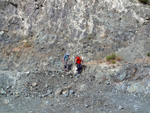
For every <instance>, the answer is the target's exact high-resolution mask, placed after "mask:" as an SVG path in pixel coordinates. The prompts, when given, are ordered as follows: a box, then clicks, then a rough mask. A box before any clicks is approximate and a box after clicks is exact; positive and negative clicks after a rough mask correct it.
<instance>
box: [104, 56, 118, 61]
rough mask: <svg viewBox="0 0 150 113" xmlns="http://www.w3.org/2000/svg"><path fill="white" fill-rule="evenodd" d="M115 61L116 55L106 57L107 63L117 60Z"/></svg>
mask: <svg viewBox="0 0 150 113" xmlns="http://www.w3.org/2000/svg"><path fill="white" fill-rule="evenodd" d="M115 59H116V55H115V54H111V55H108V56H107V57H106V60H107V61H110V60H115Z"/></svg>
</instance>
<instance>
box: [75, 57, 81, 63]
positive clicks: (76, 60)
mask: <svg viewBox="0 0 150 113" xmlns="http://www.w3.org/2000/svg"><path fill="white" fill-rule="evenodd" d="M75 62H76V64H81V62H82V63H83V60H82V59H81V58H80V57H76V58H75Z"/></svg>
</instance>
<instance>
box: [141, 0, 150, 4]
mask: <svg viewBox="0 0 150 113" xmlns="http://www.w3.org/2000/svg"><path fill="white" fill-rule="evenodd" d="M139 2H141V3H143V4H148V3H150V0H139Z"/></svg>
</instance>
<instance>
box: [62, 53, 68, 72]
mask: <svg viewBox="0 0 150 113" xmlns="http://www.w3.org/2000/svg"><path fill="white" fill-rule="evenodd" d="M68 61H69V52H67V53H66V54H65V55H64V56H63V64H64V70H65V71H68V68H69V66H68Z"/></svg>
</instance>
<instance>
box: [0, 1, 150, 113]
mask: <svg viewBox="0 0 150 113" xmlns="http://www.w3.org/2000/svg"><path fill="white" fill-rule="evenodd" d="M0 49H1V51H0V78H1V81H0V88H1V91H0V95H2V96H7V97H9V96H11V95H13V96H14V97H15V98H16V97H17V98H18V97H20V96H21V97H24V96H26V97H31V98H34V97H36V98H38V97H39V98H46V97H48V96H50V97H52V98H53V100H52V101H54V107H56V108H57V107H60V109H58V111H57V110H56V111H55V112H60V111H61V110H62V109H61V107H62V106H59V105H58V103H57V101H56V100H57V99H56V100H55V99H54V97H57V96H58V97H59V99H58V100H59V101H61V104H63V102H64V103H67V102H68V103H70V105H72V106H74V107H75V109H76V108H79V106H84V105H83V104H84V103H85V104H86V105H85V106H84V107H86V108H90V110H91V111H90V112H98V111H99V110H102V109H104V111H105V112H111V110H110V111H109V109H108V108H107V107H106V106H109V107H110V106H111V108H112V111H113V112H115V113H117V112H121V111H115V109H116V107H117V109H119V110H122V109H123V110H125V111H124V112H137V111H138V110H139V111H142V112H144V111H143V110H145V112H149V108H148V107H143V106H145V105H149V102H148V101H146V102H145V101H144V102H145V103H144V102H143V103H140V104H138V105H137V106H142V107H143V108H140V107H136V105H134V104H132V105H131V106H130V105H129V106H127V105H123V106H124V107H122V106H119V105H120V102H122V101H123V100H121V99H120V98H119V95H122V96H125V97H129V99H128V100H127V101H126V103H131V102H130V101H131V100H132V99H131V100H130V98H132V97H134V96H133V95H132V96H131V95H130V93H133V94H138V96H139V95H146V96H148V95H149V94H150V88H149V86H150V82H149V79H150V78H149V76H150V71H149V69H150V66H149V65H150V64H149V61H150V59H149V57H147V53H149V52H150V6H149V5H146V4H142V3H140V2H139V1H138V0H113V1H112V0H0ZM66 51H69V52H70V64H71V65H72V64H74V58H75V56H76V55H81V56H83V57H84V63H85V69H84V70H83V72H82V75H83V76H82V77H83V78H80V80H76V78H74V77H75V76H74V72H73V71H74V65H73V66H72V70H71V71H70V72H67V73H66V72H63V70H62V67H63V65H62V56H63V55H64V54H65V53H66ZM111 53H116V55H117V56H119V57H120V58H121V59H122V61H120V62H118V61H117V63H116V64H112V63H110V62H107V61H106V60H105V57H106V56H107V55H108V54H111ZM41 75H42V76H41ZM66 75H67V77H66ZM70 81H72V83H71V82H70ZM76 84H78V85H76ZM99 85H100V86H99ZM101 85H102V86H101ZM56 86H57V87H56ZM68 86H69V87H70V88H68ZM63 87H65V88H63ZM66 87H67V88H66ZM88 88H90V90H91V92H90V91H88V90H87V89H88ZM98 90H102V92H101V93H100V92H99V91H98ZM108 90H109V91H108ZM72 91H73V92H72ZM117 91H121V92H120V93H118V92H117ZM122 91H123V92H122ZM71 92H72V93H71ZM92 92H96V93H95V94H93V93H92ZM124 92H128V93H129V95H128V96H127V94H126V93H124ZM104 94H107V95H106V96H105V97H104V98H106V100H105V99H104V98H103V95H104ZM59 95H61V96H62V95H67V96H69V98H70V99H71V101H70V100H67V101H66V100H65V101H64V98H63V97H60V96H59ZM84 95H86V96H87V98H88V96H89V95H90V96H89V99H87V100H86V99H85V98H86V97H84ZM116 95H118V97H117V96H116ZM78 96H81V97H80V98H78ZM115 96H116V97H115ZM138 96H137V95H136V97H135V98H138ZM95 97H96V98H101V100H100V102H98V101H97V100H96V99H95ZM113 97H115V98H113ZM111 98H112V99H111ZM139 98H140V99H139V100H137V101H138V102H140V101H141V100H143V98H142V97H140V96H139ZM78 99H83V102H82V101H81V104H78V105H76V104H77V103H78V102H77V100H78ZM90 99H92V101H91V100H90ZM115 99H118V100H119V101H118V102H116V100H115ZM144 99H145V98H144ZM31 100H32V99H31ZM107 100H108V101H107ZM18 101H19V100H18ZM35 101H36V102H37V100H35ZM43 101H44V100H43ZM49 101H51V100H49ZM49 101H47V102H49ZM109 101H111V102H110V104H109ZM132 101H134V102H135V103H136V99H133V100H132ZM30 102H31V101H30ZM44 102H45V101H44ZM72 102H74V103H73V104H71V103H72ZM90 102H93V103H90ZM94 102H95V103H94ZM6 103H7V102H6ZM8 103H9V102H8ZM31 103H32V102H31ZM87 103H90V104H87ZM147 103H148V104H147ZM0 104H1V103H0ZM74 104H75V105H74ZM108 104H109V105H108ZM113 104H115V106H113ZM2 105H3V104H2ZM33 105H34V104H33ZM46 105H49V103H47V104H46V103H45V106H46ZM50 106H51V105H50ZM67 106H69V105H67ZM67 106H66V109H69V108H67ZM97 106H101V108H102V109H99V108H98V107H97ZM51 107H53V105H52V106H51ZM12 109H13V108H12ZM18 109H19V108H18ZM45 109H47V108H45ZM69 110H70V109H69ZM78 110H79V111H80V110H81V111H82V110H83V112H86V113H87V112H88V110H85V109H82V108H80V109H78ZM94 110H95V111H94ZM27 111H28V110H27ZM34 111H35V110H33V112H34ZM37 111H38V110H36V112H37ZM48 111H49V110H48ZM70 111H72V112H73V110H70ZM14 112H15V111H14ZM18 112H19V111H18ZM24 112H26V111H24ZM39 112H43V111H40V110H39ZM45 112H46V111H45ZM52 112H53V110H52ZM64 112H69V111H65V110H64ZM122 112H123V111H122ZM5 113H6V111H5Z"/></svg>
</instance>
